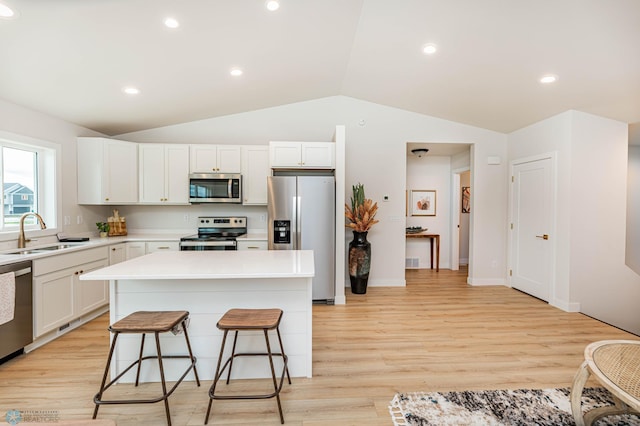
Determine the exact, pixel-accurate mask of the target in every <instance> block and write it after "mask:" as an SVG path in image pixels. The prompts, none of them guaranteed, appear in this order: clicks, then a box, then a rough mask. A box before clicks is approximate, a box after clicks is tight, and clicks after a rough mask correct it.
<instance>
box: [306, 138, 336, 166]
mask: <svg viewBox="0 0 640 426" xmlns="http://www.w3.org/2000/svg"><path fill="white" fill-rule="evenodd" d="M301 149H302V167H307V168H314V169H335V144H333V143H329V142H303V143H302V145H301Z"/></svg>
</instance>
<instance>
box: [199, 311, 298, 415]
mask: <svg viewBox="0 0 640 426" xmlns="http://www.w3.org/2000/svg"><path fill="white" fill-rule="evenodd" d="M281 318H282V310H281V309H231V310H229V311H227V312H226V313H225V314H224V315H223V316H222V318H220V321H218V324H217V327H218V329H220V330H223V331H224V336H223V337H222V345H221V347H220V355H219V356H218V366H217V367H216V375H215V377H214V379H213V384H212V385H211V388H210V389H209V407H208V408H207V415H206V417H205V419H204V424H207V423H208V422H209V414H210V413H211V405H212V403H213V400H214V399H268V398H273V397H275V398H276V400H277V401H278V412H279V413H280V423H283V424H284V416H283V415H282V405H281V404H280V390H281V389H282V384H283V383H284V376H285V373H286V375H287V379H288V381H289V384H291V377H290V376H289V367H288V366H287V361H288V358H287V355H285V353H284V347H283V346H282V338H281V337H280V328H279V327H280V319H281ZM273 329H275V330H276V334H277V335H278V343H279V344H280V352H272V351H271V345H270V344H269V335H268V331H269V330H273ZM246 330H262V331H263V333H264V340H265V343H266V345H267V352H261V353H254V352H251V353H236V343H237V340H238V332H239V331H246ZM229 331H235V334H234V337H233V347H232V349H231V355H230V356H229V358H228V359H227V361H226V362H225V363H224V366H223V367H222V369H220V365H221V363H222V357H223V355H224V348H225V344H226V341H227V334H228V333H229ZM238 356H268V357H269V366H270V367H271V377H272V379H273V392H272V393H268V394H260V395H216V385H217V383H218V380H220V377H221V376H222V373H223V372H224V370H225V368H227V366H229V371H228V372H227V384H229V379H230V377H231V368H232V366H233V360H234V358H235V357H238ZM274 356H280V357H282V360H283V362H284V366H283V368H282V375H281V376H280V383H279V384H278V380H277V378H276V372H275V368H274V366H273V357H274Z"/></svg>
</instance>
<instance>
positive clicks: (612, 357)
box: [571, 340, 640, 426]
mask: <svg viewBox="0 0 640 426" xmlns="http://www.w3.org/2000/svg"><path fill="white" fill-rule="evenodd" d="M639 366H640V341H636V340H602V341H599V342H594V343H591V344H590V345H588V346H587V347H586V348H585V350H584V362H583V363H582V365H581V366H580V369H579V370H578V372H577V373H576V376H575V378H574V379H573V386H572V388H571V412H572V413H573V418H574V420H575V422H576V425H577V426H584V425H591V424H592V423H593V422H594V421H596V420H598V419H599V418H601V417H605V416H610V415H613V414H626V413H635V414H638V412H639V411H640V368H639ZM592 373H593V376H594V377H595V378H596V379H598V382H600V384H601V385H602V386H604V387H605V388H607V389H608V390H609V391H610V392H611V393H612V394H613V399H614V401H615V405H613V406H607V407H599V408H595V409H593V410H591V411H589V412H587V413H585V414H584V415H583V414H582V407H581V402H580V398H581V397H582V389H583V388H584V385H585V383H586V381H587V379H588V378H589V376H590V375H591V374H592Z"/></svg>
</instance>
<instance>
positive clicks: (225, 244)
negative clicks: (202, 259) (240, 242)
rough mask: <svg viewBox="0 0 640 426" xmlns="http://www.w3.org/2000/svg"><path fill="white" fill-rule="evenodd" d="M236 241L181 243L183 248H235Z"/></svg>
mask: <svg viewBox="0 0 640 426" xmlns="http://www.w3.org/2000/svg"><path fill="white" fill-rule="evenodd" d="M235 245H236V242H235V241H181V242H180V246H182V247H202V246H214V247H216V246H235Z"/></svg>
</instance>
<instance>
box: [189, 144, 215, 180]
mask: <svg viewBox="0 0 640 426" xmlns="http://www.w3.org/2000/svg"><path fill="white" fill-rule="evenodd" d="M189 153H190V159H191V161H189V170H190V171H191V173H216V172H217V170H216V169H217V168H218V148H217V147H216V145H190V146H189Z"/></svg>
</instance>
